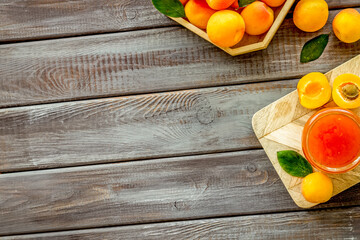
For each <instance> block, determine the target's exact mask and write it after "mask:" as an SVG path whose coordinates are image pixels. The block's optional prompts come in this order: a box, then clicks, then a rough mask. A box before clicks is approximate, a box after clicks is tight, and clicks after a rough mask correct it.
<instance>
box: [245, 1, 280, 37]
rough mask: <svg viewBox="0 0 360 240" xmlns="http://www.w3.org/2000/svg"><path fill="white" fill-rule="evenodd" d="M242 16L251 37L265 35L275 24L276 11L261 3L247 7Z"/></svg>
mask: <svg viewBox="0 0 360 240" xmlns="http://www.w3.org/2000/svg"><path fill="white" fill-rule="evenodd" d="M241 16H242V17H243V18H244V21H245V32H246V33H247V34H249V35H260V34H263V33H264V32H266V31H267V30H269V28H270V27H271V25H272V24H273V22H274V11H273V10H272V9H271V8H270V7H268V6H267V5H266V4H265V3H263V2H260V1H255V2H253V3H251V4H250V5H248V6H246V7H245V8H244V10H243V11H242V12H241Z"/></svg>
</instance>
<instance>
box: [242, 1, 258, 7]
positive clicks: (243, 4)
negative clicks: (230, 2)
mask: <svg viewBox="0 0 360 240" xmlns="http://www.w3.org/2000/svg"><path fill="white" fill-rule="evenodd" d="M238 1H239V7H246V6H247V5H249V4H251V3H253V2H255V1H256V0H238Z"/></svg>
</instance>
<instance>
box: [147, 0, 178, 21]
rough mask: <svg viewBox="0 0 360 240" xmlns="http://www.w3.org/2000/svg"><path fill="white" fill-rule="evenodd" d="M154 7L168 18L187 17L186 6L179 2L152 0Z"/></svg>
mask: <svg viewBox="0 0 360 240" xmlns="http://www.w3.org/2000/svg"><path fill="white" fill-rule="evenodd" d="M152 3H153V5H154V7H155V8H156V9H157V10H158V11H159V12H161V13H162V14H165V15H166V16H168V17H175V18H176V17H185V10H184V6H183V5H182V3H181V2H180V1H179V0H152Z"/></svg>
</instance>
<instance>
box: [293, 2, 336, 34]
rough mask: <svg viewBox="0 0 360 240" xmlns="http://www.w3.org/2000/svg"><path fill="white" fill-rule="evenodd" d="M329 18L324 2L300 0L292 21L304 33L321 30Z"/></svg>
mask: <svg viewBox="0 0 360 240" xmlns="http://www.w3.org/2000/svg"><path fill="white" fill-rule="evenodd" d="M328 17H329V7H328V5H327V3H326V2H325V1H324V0H301V1H300V2H299V3H298V4H297V5H296V7H295V10H294V14H293V21H294V24H295V25H296V27H298V28H299V29H300V30H302V31H304V32H316V31H318V30H320V29H321V28H323V27H324V26H325V24H326V22H327V20H328Z"/></svg>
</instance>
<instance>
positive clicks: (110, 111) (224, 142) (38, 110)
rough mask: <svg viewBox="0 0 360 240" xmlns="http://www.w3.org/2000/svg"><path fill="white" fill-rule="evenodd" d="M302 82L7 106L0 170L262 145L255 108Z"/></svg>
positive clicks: (0, 132) (1, 112) (0, 133)
mask: <svg viewBox="0 0 360 240" xmlns="http://www.w3.org/2000/svg"><path fill="white" fill-rule="evenodd" d="M296 84H297V81H296V80H290V81H278V82H268V83H259V84H245V85H239V86H232V87H219V88H205V89H198V90H187V91H178V92H166V93H158V94H148V95H135V96H128V97H119V98H105V99H97V100H86V101H75V102H65V103H55V104H42V105H37V106H28V107H16V108H5V109H0V149H1V153H0V169H1V170H0V172H10V171H19V170H30V169H43V168H56V167H64V166H75V165H86V164H93V163H104V162H115V161H123V160H136V159H148V158H159V157H168V156H184V155H192V154H200V153H212V152H222V151H234V150H243V149H252V148H259V147H261V145H260V143H259V142H258V140H257V139H256V137H255V134H254V132H253V130H252V127H251V118H252V116H253V114H254V113H255V112H256V111H258V110H259V109H261V108H262V107H264V106H266V105H267V104H269V103H270V102H273V101H274V100H276V99H278V98H280V97H282V96H284V95H285V94H287V93H289V92H290V91H292V90H294V88H295V87H296Z"/></svg>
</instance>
